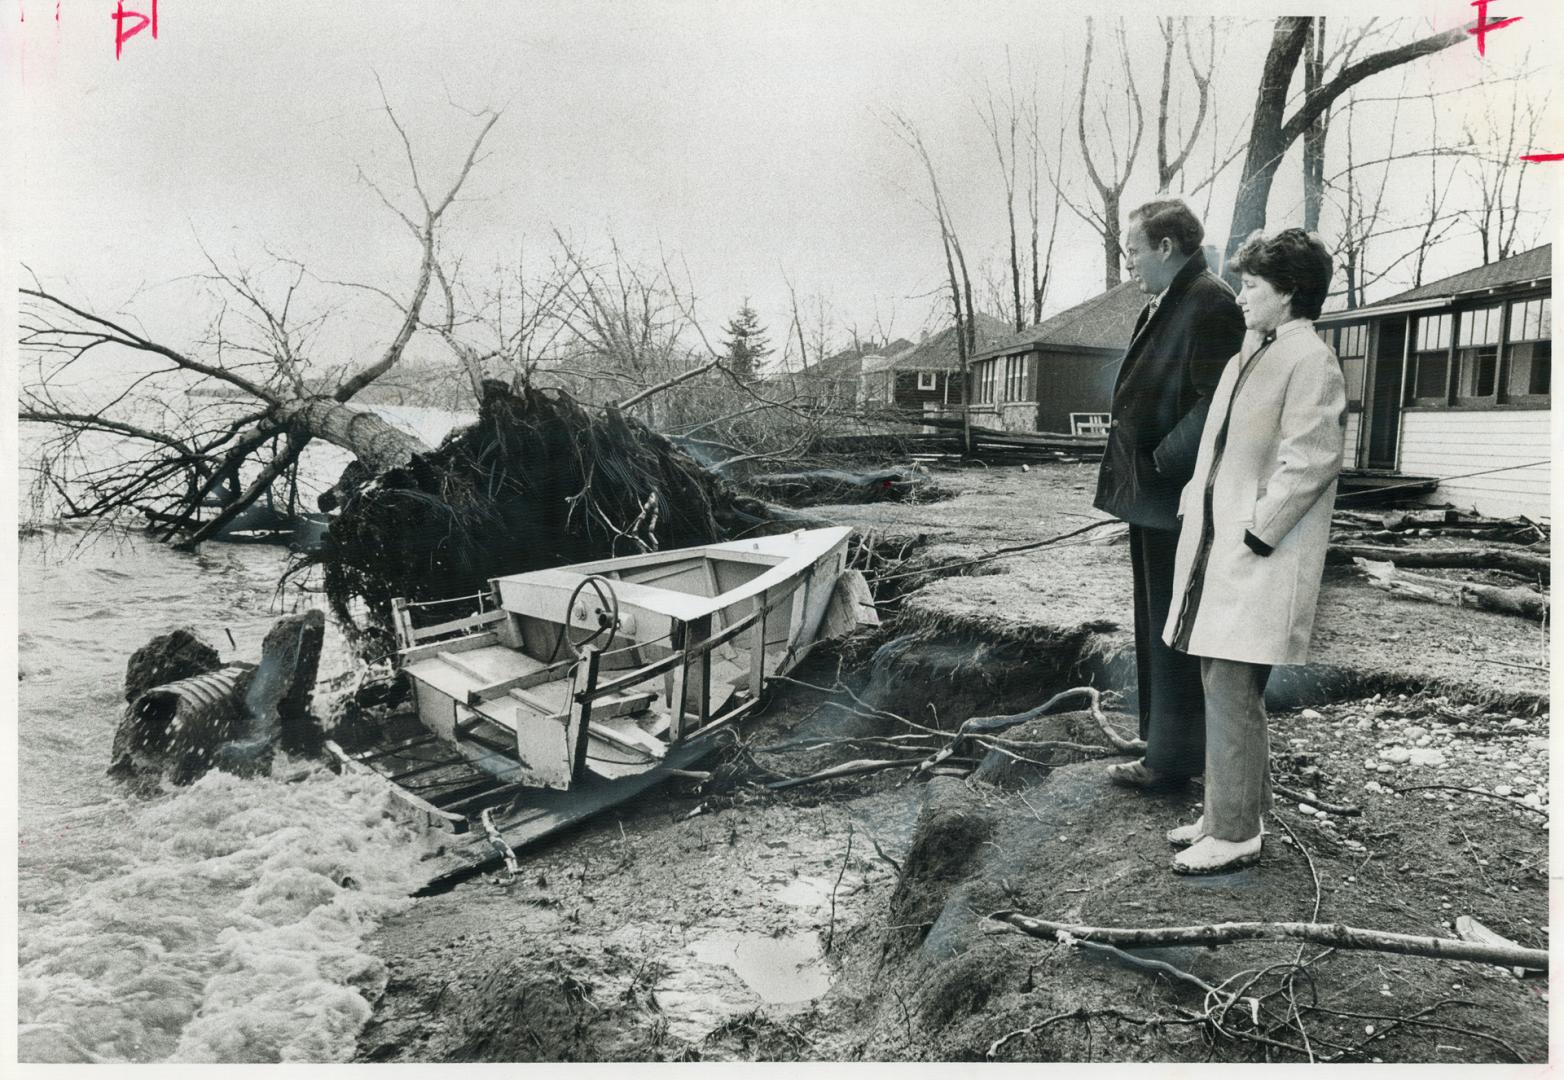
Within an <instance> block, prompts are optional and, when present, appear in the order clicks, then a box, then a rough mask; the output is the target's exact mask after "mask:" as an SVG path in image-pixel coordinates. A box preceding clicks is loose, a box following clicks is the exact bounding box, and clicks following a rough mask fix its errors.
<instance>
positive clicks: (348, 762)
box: [326, 739, 467, 833]
mask: <svg viewBox="0 0 1564 1080" xmlns="http://www.w3.org/2000/svg"><path fill="white" fill-rule="evenodd" d="M326 751H327V753H329V754H331V756H332V757H334V758H336V759H337V761H338V762H340V763H341V764H342V767H343V768H345V769H349V770H351V771H352V772H355V773H357V774H359V775H361V776H369V777H371V778H373V779H374V780H376V781H378V782H379V783H380V784H382V785H384V786H385V787H386V788H388V789H389V790H390V792H391V794H392V795H393V796H395V797H396V798H398V799H400V800H401V801H402V802H403V803H405V804H406V805H408V806H410V807H412V808H413V809H414V810H416V811H418V812H419V813H420V814H423V815H425V817H426V818H427V819H428V821H429V824H431V825H434V826H436V827H438V828H444V829H447V830H449V831H451V832H455V833H463V832H466V831H467V819H466V818H465V817H464V816H462V815H461V814H452V813H447V812H446V811H444V810H442V809H440V808H439V807H438V806H435V805H434V804H432V803H430V802H428V801H427V800H425V799H421V798H419V797H418V796H417V795H414V794H413V793H412V792H411V791H408V790H407V789H406V788H404V787H402V786H400V785H398V784H394V783H392V782H391V781H390V780H388V779H386V777H385V775H384V774H383V773H379V772H376V771H375V770H374V769H372V768H370V767H369V766H368V765H365V764H364V763H363V762H361V761H359V760H357V759H356V758H354V757H353V756H352V755H351V754H349V753H348V752H347V751H346V750H344V749H342V747H340V746H338V745H337V744H336V743H335V742H333V741H332V740H331V739H327V740H326Z"/></svg>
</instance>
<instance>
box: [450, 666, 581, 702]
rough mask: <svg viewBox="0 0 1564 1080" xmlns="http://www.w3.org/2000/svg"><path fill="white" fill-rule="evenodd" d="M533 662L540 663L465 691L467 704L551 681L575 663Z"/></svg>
mask: <svg viewBox="0 0 1564 1080" xmlns="http://www.w3.org/2000/svg"><path fill="white" fill-rule="evenodd" d="M529 659H530V658H529ZM534 662H535V663H538V664H539V665H540V666H539V667H538V668H537V670H535V671H528V672H523V673H522V674H520V675H513V676H511V677H510V678H509V679H501V680H500V681H499V682H492V683H486V684H485V685H483V686H479V687H475V688H473V689H472V690H469V691H467V704H468V705H477V704H478V703H479V702H480V701H489V700H491V699H493V698H497V697H500V696H502V695H504V694H507V693H509V692H510V691H512V690H530V689H531V688H532V687H534V686H541V685H542V684H543V683H547V682H553V681H554V680H555V679H560V678H563V677H564V675H565V673H566V672H567V671H569V670H570V665H571V664H573V663H575V661H574V660H561V661H560V662H559V663H557V664H549V665H546V666H542V662H541V661H534Z"/></svg>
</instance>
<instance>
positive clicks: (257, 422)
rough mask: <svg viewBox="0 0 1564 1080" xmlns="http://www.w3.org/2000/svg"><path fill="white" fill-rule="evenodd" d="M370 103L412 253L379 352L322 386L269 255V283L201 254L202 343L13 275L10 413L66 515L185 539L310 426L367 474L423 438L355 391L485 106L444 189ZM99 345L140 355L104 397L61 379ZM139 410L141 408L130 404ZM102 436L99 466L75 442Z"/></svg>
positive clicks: (486, 116) (208, 531) (287, 460)
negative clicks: (170, 339)
mask: <svg viewBox="0 0 1564 1080" xmlns="http://www.w3.org/2000/svg"><path fill="white" fill-rule="evenodd" d="M384 110H385V114H386V116H387V118H388V119H389V121H390V123H391V126H392V128H393V129H394V130H395V132H396V135H397V137H398V139H399V141H400V143H401V145H402V148H403V151H404V152H405V155H406V160H407V166H408V170H409V173H410V175H411V181H412V190H413V193H414V195H415V196H416V198H417V202H418V206H417V208H416V209H415V210H413V211H412V212H408V211H406V210H404V209H402V208H401V207H399V206H398V205H397V204H396V203H395V202H393V201H392V200H391V199H390V198H388V197H387V196H386V195H385V193H384V192H383V191H382V190H381V189H380V187H379V186H378V185H376V184H374V183H373V182H372V181H369V180H367V179H366V181H365V182H366V183H368V184H369V186H370V187H371V189H372V190H373V191H374V192H375V193H376V195H377V196H379V198H380V199H381V201H382V202H383V203H384V204H385V205H386V207H387V209H389V210H390V211H391V212H392V213H393V214H394V215H395V216H396V217H397V219H398V220H400V221H401V222H402V224H403V225H405V226H406V228H407V230H408V232H409V234H410V235H411V236H412V237H413V239H414V241H415V243H416V245H417V250H418V263H417V268H416V271H415V273H414V280H413V285H412V287H411V289H410V290H409V292H408V294H406V298H405V299H403V298H401V297H400V296H396V295H393V294H392V293H391V292H390V291H389V290H381V295H383V296H385V297H386V298H387V299H389V300H391V302H392V303H393V305H394V307H395V310H396V313H397V319H396V322H395V324H394V326H393V328H392V332H391V338H390V341H389V342H388V343H387V344H386V346H385V348H384V349H383V350H382V352H381V354H380V356H379V357H378V358H377V359H375V360H374V361H373V362H371V363H370V364H368V365H366V366H363V367H360V368H358V369H357V370H353V371H351V372H349V371H344V373H343V374H342V376H341V377H340V378H339V379H338V381H336V382H335V384H334V385H330V386H329V387H328V388H326V389H317V388H316V385H315V384H313V383H312V381H311V379H310V378H309V371H308V370H307V363H308V359H309V358H308V355H307V346H308V343H309V341H310V339H311V336H312V335H313V334H314V333H315V332H316V331H317V330H318V329H319V326H320V323H321V320H322V319H323V318H324V315H316V316H312V317H308V318H306V317H302V316H300V314H299V312H298V300H299V289H300V287H301V286H302V284H303V282H304V279H305V276H306V275H305V273H304V270H303V268H302V267H300V266H298V264H296V263H290V262H287V261H281V262H280V266H281V267H282V269H283V271H284V277H285V281H284V283H283V285H282V286H281V287H280V292H281V295H280V296H278V295H275V294H271V293H269V292H268V291H267V290H266V289H265V288H263V287H262V285H261V284H260V283H259V281H258V279H257V278H256V277H255V276H254V275H252V274H250V273H247V272H244V271H225V270H223V269H221V268H220V267H218V266H217V264H216V263H215V261H214V262H212V263H211V266H212V272H211V273H210V274H209V275H208V276H207V278H206V283H207V286H208V288H209V290H210V292H211V293H212V295H213V297H214V299H215V300H216V302H217V314H216V315H215V316H214V317H213V319H212V322H211V325H210V327H209V329H208V332H207V334H206V335H205V336H204V338H203V339H202V340H201V341H199V342H197V345H198V346H199V347H200V349H201V350H202V351H200V352H195V351H194V350H188V349H180V348H175V347H172V346H170V345H167V344H165V343H164V342H163V341H160V340H157V339H156V338H154V337H152V336H151V335H149V334H147V333H145V332H143V331H142V330H139V329H133V328H132V323H133V320H132V319H130V318H125V317H120V316H114V317H110V316H107V315H103V314H99V313H97V312H95V311H93V310H92V309H91V308H90V307H89V306H87V305H86V304H84V303H80V302H76V301H74V300H69V299H66V298H65V297H63V296H61V295H60V294H59V293H57V292H56V291H54V290H52V289H49V288H47V287H45V286H44V285H43V284H42V283H41V282H38V281H37V280H36V279H35V281H34V285H33V287H30V288H23V289H22V290H21V294H22V305H21V308H22V310H21V319H20V343H21V347H22V350H23V355H24V356H25V357H27V358H28V359H29V361H30V362H31V364H32V369H31V370H30V371H29V373H28V379H27V383H26V385H25V386H24V388H23V390H22V394H21V402H20V417H21V419H22V420H24V421H28V422H33V423H41V424H49V425H53V426H54V427H55V428H56V429H57V434H56V435H55V436H53V437H51V439H50V440H49V441H48V442H47V443H46V446H45V450H44V457H43V460H42V461H41V463H40V466H39V476H40V480H41V482H43V483H45V484H47V485H48V486H49V487H50V488H51V489H52V490H53V492H54V494H55V495H57V496H58V497H59V499H60V500H61V501H62V502H63V504H64V508H63V513H64V516H65V517H67V518H86V519H97V520H105V519H108V518H111V517H114V516H116V515H118V514H120V513H122V512H125V511H137V512H140V513H142V514H143V515H146V516H147V517H149V518H151V519H152V520H153V521H155V522H160V523H162V529H161V536H162V537H163V538H164V539H168V540H172V539H174V538H176V537H179V538H181V539H180V541H179V543H180V545H181V546H185V547H190V546H194V545H195V544H198V543H200V542H201V541H202V540H204V539H206V538H208V537H210V536H212V535H214V534H215V533H217V532H218V531H220V530H221V529H222V528H224V527H225V526H226V525H227V524H228V523H229V522H231V521H232V520H233V519H234V518H235V517H237V516H238V515H239V514H240V513H241V512H243V511H244V510H245V509H246V508H248V507H249V506H250V505H252V504H253V503H254V502H255V501H256V500H257V499H259V498H260V497H262V496H263V495H266V494H268V493H269V492H270V490H271V488H272V484H273V483H274V482H275V481H276V480H277V479H278V478H279V477H281V476H283V475H284V474H285V473H286V472H287V471H288V470H289V469H290V468H291V467H292V466H293V465H294V463H295V462H296V461H297V460H298V458H299V455H300V454H301V453H302V452H303V450H304V449H305V447H306V446H308V445H309V443H310V442H311V441H313V440H315V439H321V440H324V441H326V442H329V443H332V444H334V445H337V446H340V447H343V448H345V449H347V450H349V451H350V452H351V453H353V455H354V456H355V457H356V458H357V460H358V462H359V463H360V465H362V466H363V467H364V468H365V469H367V470H368V471H369V472H370V473H378V472H381V471H383V470H385V469H387V468H390V467H393V466H395V465H399V464H402V463H405V462H406V461H407V460H408V458H409V457H410V456H411V455H413V454H414V453H417V452H420V451H422V450H424V449H426V448H425V447H424V446H423V445H422V444H421V443H420V442H419V441H418V440H416V439H414V438H412V437H411V436H409V435H406V434H405V433H403V432H402V431H400V430H399V429H397V428H395V427H393V426H391V425H390V424H388V423H386V422H385V421H384V420H382V419H381V418H380V417H378V416H376V415H375V414H373V413H372V412H369V411H367V410H365V409H363V408H360V407H358V406H357V405H355V404H354V402H353V399H354V398H355V397H356V396H357V395H358V394H359V393H360V392H361V391H363V390H364V389H365V388H366V387H368V386H370V385H371V384H373V383H374V382H375V381H376V380H377V379H379V378H380V377H381V376H383V375H385V374H386V373H387V372H388V371H390V370H392V369H393V368H394V367H395V366H396V365H397V363H398V362H399V361H400V360H401V359H402V356H403V354H404V352H405V351H406V349H407V345H408V342H409V341H410V340H411V339H412V337H413V335H414V334H415V333H416V332H417V331H418V330H419V328H420V327H421V325H422V322H423V310H424V303H425V300H426V299H427V297H428V294H429V291H430V288H431V286H432V284H433V282H434V279H435V276H436V263H437V250H438V238H439V235H440V231H441V227H442V225H443V223H444V219H445V216H446V214H447V212H448V211H449V210H450V208H451V206H452V204H453V202H454V201H455V199H456V196H457V193H458V192H459V191H460V190H461V188H462V186H463V184H464V183H465V182H466V181H467V178H468V176H469V174H470V173H471V172H472V169H473V167H474V165H475V164H477V162H478V160H479V153H480V151H481V150H482V147H483V143H484V140H485V138H486V137H487V136H488V134H489V131H490V130H491V129H492V128H493V126H494V124H495V122H496V120H498V118H499V114H498V113H495V112H492V111H485V112H483V113H481V114H479V115H478V117H477V119H478V121H479V124H478V132H477V134H476V136H475V137H474V139H473V141H472V144H471V147H470V148H469V150H468V152H467V155H466V158H465V159H464V160H463V161H462V163H461V165H460V167H459V168H458V170H457V172H456V176H455V178H454V179H453V180H452V182H451V183H450V185H449V186H448V187H447V188H446V189H445V191H444V193H443V194H431V192H430V189H429V188H428V187H427V185H426V184H425V181H424V179H423V176H422V174H421V173H420V170H419V165H418V161H417V156H416V155H415V154H414V152H413V147H412V142H411V140H410V138H409V137H408V134H407V132H406V130H405V129H404V128H403V126H402V123H401V121H400V120H399V119H398V118H397V116H396V114H395V112H394V111H393V110H392V108H391V106H390V104H389V102H386V103H385V104H384ZM107 347H117V348H118V349H121V350H126V351H127V352H128V353H130V354H131V355H133V356H134V357H135V358H136V359H137V361H138V362H139V363H141V364H144V365H145V370H144V372H143V373H141V374H139V375H136V376H135V377H134V378H132V379H130V380H128V385H127V386H126V387H124V388H123V389H121V390H119V391H117V392H116V393H114V394H113V395H112V396H110V397H109V398H108V400H106V401H104V400H97V401H92V402H90V403H82V402H81V395H80V393H79V392H75V391H73V389H72V388H71V387H70V385H69V380H70V379H71V377H72V376H73V375H74V374H75V372H76V370H77V369H79V368H80V367H83V366H86V364H87V363H88V362H89V361H88V358H89V357H92V356H93V355H94V354H96V353H100V351H103V350H105V349H106V348H107ZM188 389H198V390H206V391H213V390H218V391H221V392H223V393H225V394H227V395H228V396H229V397H230V398H231V399H232V400H231V401H225V402H222V403H221V404H217V403H214V404H213V405H211V406H195V407H191V408H189V409H185V410H183V411H181V410H178V409H174V408H171V407H170V405H169V404H168V403H169V402H172V401H176V400H180V399H182V397H183V395H184V392H185V391H186V390H188ZM148 414H150V415H152V416H153V417H154V419H153V420H152V421H147V420H145V419H143V417H144V416H145V415H148ZM102 435H112V436H115V437H118V438H120V439H123V440H126V441H127V443H128V445H129V447H131V449H129V450H127V451H125V452H124V453H122V455H121V456H120V457H119V458H118V460H116V461H115V462H114V463H113V464H111V465H108V466H94V465H90V464H88V462H87V458H86V456H85V455H82V454H79V453H78V451H79V450H80V449H81V446H82V440H83V439H90V438H92V437H94V436H102ZM273 447H275V448H276V449H275V450H273V449H272V448H273ZM252 462H253V463H254V464H255V465H256V466H258V468H256V469H255V470H254V475H253V477H252V478H251V479H250V481H249V483H248V484H247V485H245V486H244V487H243V490H242V491H238V492H237V494H231V495H230V497H229V498H228V499H227V502H226V505H225V506H223V507H222V509H221V510H220V511H219V512H218V513H216V514H215V515H214V516H213V517H211V518H210V519H208V520H206V521H205V522H204V523H202V524H200V525H198V526H196V525H194V523H195V522H196V520H197V518H198V515H199V514H200V512H201V510H202V508H203V506H204V505H206V504H207V503H208V502H209V499H210V498H211V497H213V496H214V495H215V494H217V493H219V492H220V491H224V490H226V491H228V492H230V493H232V492H233V491H234V489H235V488H237V487H238V478H239V477H240V475H241V470H242V469H244V468H245V467H246V466H247V465H248V464H250V463H252Z"/></svg>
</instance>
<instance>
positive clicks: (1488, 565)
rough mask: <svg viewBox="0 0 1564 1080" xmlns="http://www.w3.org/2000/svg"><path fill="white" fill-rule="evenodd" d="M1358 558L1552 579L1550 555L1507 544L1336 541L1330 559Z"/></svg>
mask: <svg viewBox="0 0 1564 1080" xmlns="http://www.w3.org/2000/svg"><path fill="white" fill-rule="evenodd" d="M1354 559H1370V560H1373V561H1377V562H1393V563H1395V564H1396V565H1397V566H1421V567H1436V568H1437V567H1454V568H1464V569H1472V570H1508V571H1510V572H1511V573H1515V574H1521V575H1523V576H1525V577H1527V578H1531V579H1533V580H1538V579H1540V580H1542V581H1547V580H1549V577H1550V574H1551V566H1550V563H1549V561H1548V557H1547V556H1546V555H1534V554H1532V553H1531V552H1529V551H1512V550H1509V549H1507V548H1478V547H1459V548H1427V549H1422V548H1404V547H1380V546H1377V545H1374V544H1332V545H1331V546H1330V555H1329V557H1328V561H1330V562H1333V563H1343V564H1350V563H1351V562H1352V561H1353V560H1354Z"/></svg>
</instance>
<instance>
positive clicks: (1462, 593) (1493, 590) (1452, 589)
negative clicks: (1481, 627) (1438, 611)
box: [1352, 558, 1548, 622]
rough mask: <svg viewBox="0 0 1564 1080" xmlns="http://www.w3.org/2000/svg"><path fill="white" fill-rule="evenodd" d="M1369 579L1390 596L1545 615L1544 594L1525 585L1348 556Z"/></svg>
mask: <svg viewBox="0 0 1564 1080" xmlns="http://www.w3.org/2000/svg"><path fill="white" fill-rule="evenodd" d="M1352 561H1353V563H1354V564H1355V565H1356V566H1357V568H1358V569H1359V570H1360V571H1362V572H1363V574H1364V575H1365V576H1367V577H1368V579H1369V584H1371V585H1373V586H1374V587H1375V588H1377V589H1383V590H1385V591H1386V592H1388V593H1390V594H1391V595H1393V596H1402V597H1407V598H1408V599H1412V600H1426V601H1428V602H1429V603H1434V604H1450V605H1453V606H1456V607H1472V608H1477V609H1479V610H1481V611H1493V612H1497V613H1499V614H1501V615H1517V616H1519V617H1521V618H1523V619H1532V620H1535V621H1537V622H1542V621H1543V620H1545V619H1546V618H1547V617H1548V598H1547V596H1546V594H1544V593H1540V592H1536V591H1534V590H1532V589H1527V588H1514V589H1503V588H1499V587H1497V586H1494V585H1476V584H1473V583H1471V582H1467V581H1446V580H1444V579H1443V578H1436V577H1429V576H1428V575H1426V574H1412V573H1408V572H1407V571H1405V570H1401V569H1398V568H1397V567H1396V564H1395V563H1391V562H1377V561H1375V560H1372V559H1364V558H1356V559H1353V560H1352Z"/></svg>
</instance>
